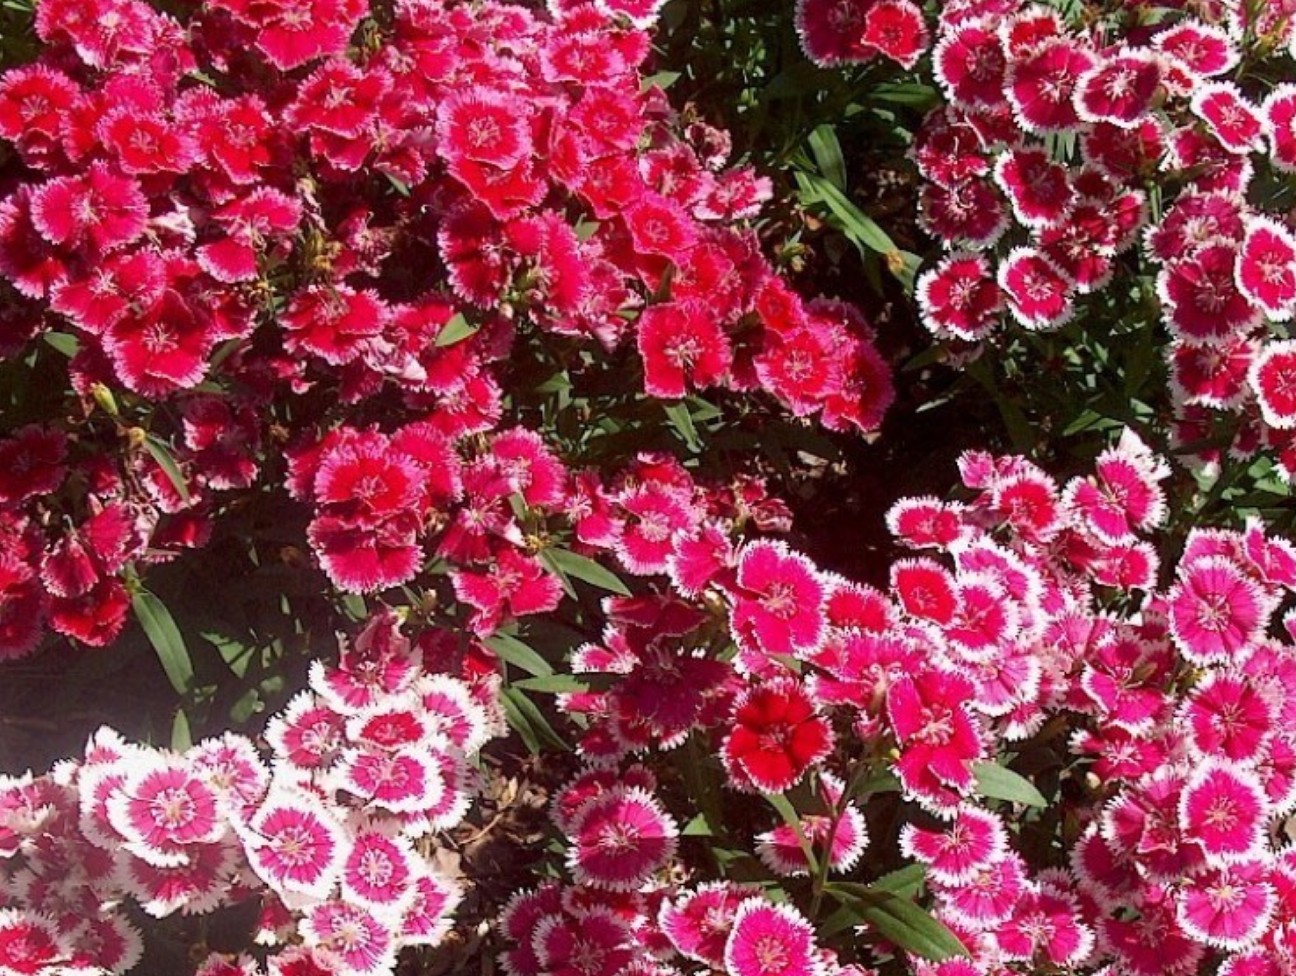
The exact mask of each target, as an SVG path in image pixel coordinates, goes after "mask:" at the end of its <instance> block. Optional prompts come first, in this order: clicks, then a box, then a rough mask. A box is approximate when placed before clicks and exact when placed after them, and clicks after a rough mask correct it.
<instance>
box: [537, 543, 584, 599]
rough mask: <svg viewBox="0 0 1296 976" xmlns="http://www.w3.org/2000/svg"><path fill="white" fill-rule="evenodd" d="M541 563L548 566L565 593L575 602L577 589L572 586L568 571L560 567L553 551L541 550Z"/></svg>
mask: <svg viewBox="0 0 1296 976" xmlns="http://www.w3.org/2000/svg"><path fill="white" fill-rule="evenodd" d="M540 561H541V562H542V563H544V564H545V565H546V566H548V567H549V568H550V569H551V570H552V571H553V573H554V575H555V576H557V577H558V582H559V583H561V584H562V588H563V592H564V593H566V594H567V595H568V596H569V597H571V598H572V599H573V600H575V599H576V587H574V586H572V581H571V579H570V578H569V577H568V575H567V571H566V570H565V569H563V568H562V567H561V566H560V565H558V561H557V560H556V559H554V557H553V550H552V549H541V550H540Z"/></svg>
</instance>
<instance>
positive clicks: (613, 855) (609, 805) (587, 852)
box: [567, 786, 679, 891]
mask: <svg viewBox="0 0 1296 976" xmlns="http://www.w3.org/2000/svg"><path fill="white" fill-rule="evenodd" d="M678 836H679V830H678V828H677V827H676V826H675V821H674V820H672V819H671V817H670V815H669V814H667V813H666V811H665V810H663V809H662V808H661V804H659V803H658V802H657V800H656V799H655V798H654V797H653V796H652V795H651V794H649V793H648V792H646V791H645V790H641V789H638V788H635V787H631V788H629V789H626V788H624V787H619V786H618V787H614V788H612V789H610V790H607V791H606V792H604V793H602V794H599V795H598V796H594V797H591V798H590V799H589V800H587V801H586V802H585V803H584V805H582V806H581V808H580V809H579V810H577V811H576V813H575V815H574V816H573V817H572V824H571V846H570V847H569V848H568V851H567V863H568V867H569V868H571V871H572V874H573V876H574V877H575V878H576V880H577V882H578V883H580V884H588V885H593V886H594V887H596V888H606V889H608V890H610V891H630V890H633V889H635V888H637V887H639V886H640V885H641V884H643V883H644V882H645V881H646V880H647V879H648V878H650V877H651V876H652V875H653V874H655V873H656V872H657V871H659V870H661V869H662V868H663V867H665V866H666V864H667V863H668V862H669V861H670V859H671V858H672V857H674V855H675V848H676V845H677V843H678V842H677V840H676V838H677V837H678Z"/></svg>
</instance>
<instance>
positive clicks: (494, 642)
mask: <svg viewBox="0 0 1296 976" xmlns="http://www.w3.org/2000/svg"><path fill="white" fill-rule="evenodd" d="M482 643H483V644H485V645H486V646H487V647H489V648H490V649H491V650H492V651H494V652H495V653H496V654H498V655H499V658H500V660H501V661H507V662H508V663H509V664H512V665H514V666H516V667H519V668H521V669H522V670H523V671H525V672H527V673H528V674H534V675H536V676H538V677H544V676H545V675H550V674H553V673H554V670H553V668H552V667H551V666H550V664H549V662H548V661H546V660H545V659H544V658H542V657H541V656H540V654H539V653H538V652H537V651H536V649H535V648H533V647H532V646H531V645H530V644H526V643H523V642H522V641H520V640H518V639H517V638H516V637H513V636H512V635H510V634H494V635H492V636H491V637H487V638H486V639H485V640H484V641H482Z"/></svg>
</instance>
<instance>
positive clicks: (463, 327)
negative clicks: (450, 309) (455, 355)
mask: <svg viewBox="0 0 1296 976" xmlns="http://www.w3.org/2000/svg"><path fill="white" fill-rule="evenodd" d="M477 328H478V327H477V326H475V325H473V324H472V323H471V322H469V321H468V320H467V319H466V318H464V315H463V312H456V313H455V315H454V318H452V319H451V320H450V321H449V322H447V323H446V324H445V325H443V326H442V327H441V331H440V332H438V333H437V337H436V343H435V344H436V345H437V346H453V345H454V344H455V343H456V342H462V341H463V340H464V339H467V338H469V337H470V336H474V335H476V334H477Z"/></svg>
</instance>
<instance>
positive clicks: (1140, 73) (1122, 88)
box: [1075, 50, 1162, 129]
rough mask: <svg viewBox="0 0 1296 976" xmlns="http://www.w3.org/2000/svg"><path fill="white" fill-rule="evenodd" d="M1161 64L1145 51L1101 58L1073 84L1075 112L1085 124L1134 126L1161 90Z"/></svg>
mask: <svg viewBox="0 0 1296 976" xmlns="http://www.w3.org/2000/svg"><path fill="white" fill-rule="evenodd" d="M1161 73H1162V72H1161V63H1160V61H1159V60H1158V59H1157V58H1156V56H1155V55H1153V54H1151V53H1149V52H1146V51H1136V50H1120V51H1117V52H1116V53H1115V54H1112V55H1107V56H1105V57H1103V58H1102V59H1101V60H1100V61H1099V62H1098V63H1097V64H1096V65H1094V66H1093V67H1092V68H1090V69H1089V70H1088V71H1086V72H1085V73H1084V74H1083V75H1081V77H1080V78H1079V80H1078V81H1077V82H1076V94H1075V100H1076V109H1077V111H1078V112H1079V115H1080V118H1082V119H1083V120H1084V121H1086V122H1110V123H1111V124H1112V125H1115V126H1119V127H1121V128H1124V129H1132V128H1134V127H1136V126H1137V125H1138V124H1139V123H1140V122H1141V121H1142V120H1143V118H1144V117H1145V116H1146V115H1147V113H1148V112H1149V111H1150V110H1151V108H1152V105H1153V100H1154V99H1155V97H1156V94H1157V90H1158V89H1159V88H1160V87H1161Z"/></svg>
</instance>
